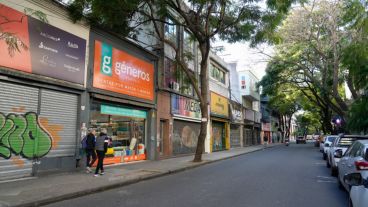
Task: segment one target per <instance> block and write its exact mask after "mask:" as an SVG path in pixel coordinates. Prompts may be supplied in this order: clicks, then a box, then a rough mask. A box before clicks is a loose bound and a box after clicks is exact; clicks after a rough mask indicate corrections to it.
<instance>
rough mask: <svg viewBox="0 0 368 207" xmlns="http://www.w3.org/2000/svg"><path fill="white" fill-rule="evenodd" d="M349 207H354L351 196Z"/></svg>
mask: <svg viewBox="0 0 368 207" xmlns="http://www.w3.org/2000/svg"><path fill="white" fill-rule="evenodd" d="M348 207H353V202H352V201H351V198H350V195H349V201H348Z"/></svg>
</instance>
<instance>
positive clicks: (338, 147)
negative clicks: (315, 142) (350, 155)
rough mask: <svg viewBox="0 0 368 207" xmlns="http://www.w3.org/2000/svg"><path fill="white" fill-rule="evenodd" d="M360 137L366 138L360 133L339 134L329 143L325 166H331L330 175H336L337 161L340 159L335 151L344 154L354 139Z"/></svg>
mask: <svg viewBox="0 0 368 207" xmlns="http://www.w3.org/2000/svg"><path fill="white" fill-rule="evenodd" d="M358 139H359V140H361V139H368V137H367V136H362V135H344V134H340V135H339V136H338V137H337V138H336V139H335V141H334V142H333V144H332V145H331V147H330V149H329V150H328V152H327V160H326V165H327V167H328V168H329V167H331V175H332V176H336V175H337V163H338V162H339V161H340V159H341V158H339V157H338V156H336V152H339V154H341V155H343V154H345V152H346V150H347V149H348V148H349V147H350V145H352V144H353V142H354V141H355V140H358Z"/></svg>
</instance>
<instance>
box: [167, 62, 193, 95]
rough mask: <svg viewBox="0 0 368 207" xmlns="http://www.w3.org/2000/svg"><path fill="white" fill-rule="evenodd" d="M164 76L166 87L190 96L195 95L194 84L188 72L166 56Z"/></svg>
mask: <svg viewBox="0 0 368 207" xmlns="http://www.w3.org/2000/svg"><path fill="white" fill-rule="evenodd" d="M164 77H165V78H164V80H165V83H164V87H166V88H170V89H171V90H173V91H176V92H178V93H181V94H185V95H188V96H193V95H194V89H193V86H192V84H191V82H190V80H189V78H188V76H187V75H186V73H185V72H184V71H183V70H182V69H180V68H179V67H178V66H177V65H176V64H175V62H174V61H172V60H170V59H169V58H165V66H164Z"/></svg>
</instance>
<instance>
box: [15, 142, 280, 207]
mask: <svg viewBox="0 0 368 207" xmlns="http://www.w3.org/2000/svg"><path fill="white" fill-rule="evenodd" d="M276 146H280V145H273V146H267V147H261V148H259V149H255V150H253V151H248V152H243V153H240V154H236V155H231V156H229V157H224V158H220V159H217V160H208V161H202V162H200V163H197V164H194V165H191V166H187V167H182V168H178V169H174V170H169V171H166V172H160V173H155V174H151V175H145V176H141V177H138V178H133V179H131V180H127V181H123V182H119V183H114V184H110V185H106V186H99V187H96V188H91V189H86V190H84V191H78V192H73V193H67V194H64V195H60V196H56V197H52V198H46V199H40V200H38V201H32V202H28V203H23V204H19V205H15V206H14V207H36V206H43V205H48V204H51V203H56V202H60V201H63V200H70V199H73V198H78V197H82V196H86V195H90V194H94V193H98V192H102V191H106V190H111V189H114V188H119V187H123V186H128V185H131V184H135V183H138V182H141V181H145V180H151V179H155V178H159V177H164V176H166V175H170V174H176V173H179V172H184V171H187V170H190V169H194V168H198V167H201V166H204V165H208V164H211V163H215V162H219V161H223V160H228V159H231V158H234V157H239V156H242V155H245V154H250V153H253V152H257V151H261V150H264V149H268V148H273V147H276Z"/></svg>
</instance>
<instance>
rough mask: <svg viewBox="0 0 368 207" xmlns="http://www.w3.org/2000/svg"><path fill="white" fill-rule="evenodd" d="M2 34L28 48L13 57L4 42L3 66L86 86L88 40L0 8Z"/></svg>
mask: <svg viewBox="0 0 368 207" xmlns="http://www.w3.org/2000/svg"><path fill="white" fill-rule="evenodd" d="M0 14H1V17H0V24H1V25H2V27H1V29H2V30H3V31H2V32H3V33H4V32H7V33H9V34H10V33H11V34H13V35H14V37H16V38H18V40H19V42H22V43H23V44H24V45H25V46H26V48H23V47H20V51H15V52H14V53H13V54H11V53H9V50H8V46H7V44H6V43H5V41H0V56H1V58H0V65H1V66H4V67H8V68H12V69H16V70H21V71H24V72H29V73H34V74H39V75H44V76H47V77H52V78H56V79H61V80H66V81H70V82H73V83H79V84H84V72H85V56H86V40H84V39H82V38H80V37H77V36H75V35H73V34H71V33H68V32H66V31H64V30H61V29H59V28H56V27H54V26H51V25H49V24H46V23H44V22H41V21H39V20H37V19H35V18H32V17H29V16H26V15H25V14H23V13H21V12H18V11H16V10H14V9H11V8H9V7H6V6H4V5H2V4H0Z"/></svg>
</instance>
